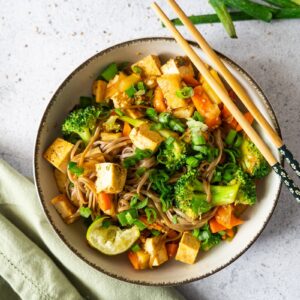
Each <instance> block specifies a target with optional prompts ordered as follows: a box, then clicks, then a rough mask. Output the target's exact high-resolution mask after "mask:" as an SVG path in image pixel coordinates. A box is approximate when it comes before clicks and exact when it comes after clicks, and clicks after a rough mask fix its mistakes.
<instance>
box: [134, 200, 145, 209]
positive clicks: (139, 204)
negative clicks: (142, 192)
mask: <svg viewBox="0 0 300 300" xmlns="http://www.w3.org/2000/svg"><path fill="white" fill-rule="evenodd" d="M147 205H148V198H145V199H144V200H143V201H140V202H138V203H137V204H136V205H135V208H136V209H142V208H144V207H146V206H147Z"/></svg>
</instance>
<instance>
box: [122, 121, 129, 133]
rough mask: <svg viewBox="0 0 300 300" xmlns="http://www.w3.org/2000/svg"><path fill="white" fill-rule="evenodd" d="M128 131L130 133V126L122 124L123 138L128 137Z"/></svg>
mask: <svg viewBox="0 0 300 300" xmlns="http://www.w3.org/2000/svg"><path fill="white" fill-rule="evenodd" d="M130 131H131V127H130V125H129V124H128V123H127V122H124V126H123V136H129V133H130Z"/></svg>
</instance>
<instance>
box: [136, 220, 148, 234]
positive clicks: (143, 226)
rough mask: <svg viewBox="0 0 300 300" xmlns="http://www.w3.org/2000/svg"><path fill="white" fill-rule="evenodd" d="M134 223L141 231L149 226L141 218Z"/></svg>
mask: <svg viewBox="0 0 300 300" xmlns="http://www.w3.org/2000/svg"><path fill="white" fill-rule="evenodd" d="M133 224H134V225H136V226H137V227H138V229H139V230H140V231H142V230H144V229H146V228H147V226H146V225H145V224H144V223H143V222H142V221H140V220H134V222H133Z"/></svg>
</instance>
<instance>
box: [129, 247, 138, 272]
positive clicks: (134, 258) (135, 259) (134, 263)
mask: <svg viewBox="0 0 300 300" xmlns="http://www.w3.org/2000/svg"><path fill="white" fill-rule="evenodd" d="M127 255H128V258H129V261H130V262H131V264H132V266H133V267H134V268H135V269H136V270H139V269H140V266H139V260H138V256H137V254H136V253H135V252H133V251H129V252H128V254H127Z"/></svg>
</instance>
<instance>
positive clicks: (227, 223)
mask: <svg viewBox="0 0 300 300" xmlns="http://www.w3.org/2000/svg"><path fill="white" fill-rule="evenodd" d="M215 218H216V221H217V222H218V223H219V224H220V225H222V226H224V227H225V228H226V229H231V228H233V227H235V226H237V225H240V224H243V223H244V221H243V220H241V219H239V218H237V217H236V216H235V215H234V213H233V208H232V206H231V205H224V206H220V207H219V208H218V210H217V213H216V216H215Z"/></svg>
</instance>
